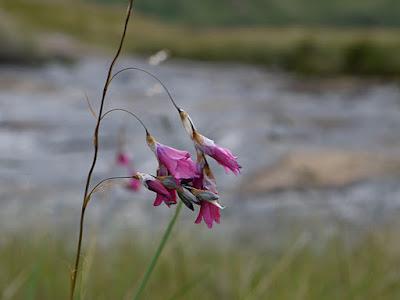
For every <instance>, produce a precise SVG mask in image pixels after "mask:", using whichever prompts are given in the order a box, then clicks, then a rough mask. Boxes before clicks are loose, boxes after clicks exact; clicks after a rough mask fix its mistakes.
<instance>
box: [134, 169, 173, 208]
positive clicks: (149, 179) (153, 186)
mask: <svg viewBox="0 0 400 300" xmlns="http://www.w3.org/2000/svg"><path fill="white" fill-rule="evenodd" d="M133 178H134V179H139V180H140V181H141V182H142V184H143V185H144V186H145V187H146V188H147V189H148V190H150V191H153V192H155V193H156V194H157V197H156V199H155V200H154V203H153V205H154V206H159V205H160V204H161V203H163V202H164V203H165V204H166V205H167V206H170V205H171V204H176V194H175V191H172V192H171V191H170V190H168V189H167V188H166V187H164V185H163V184H162V183H161V181H159V180H158V179H157V178H154V177H153V176H151V175H149V174H146V173H139V172H137V173H136V175H134V176H133Z"/></svg>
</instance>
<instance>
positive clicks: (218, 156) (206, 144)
mask: <svg viewBox="0 0 400 300" xmlns="http://www.w3.org/2000/svg"><path fill="white" fill-rule="evenodd" d="M179 115H180V117H181V121H182V124H183V127H184V128H185V130H186V132H187V133H188V134H189V136H190V138H191V139H192V140H193V142H194V143H195V147H196V149H197V150H200V151H201V152H203V153H205V154H207V155H208V156H211V157H212V158H214V159H215V160H216V161H217V162H218V163H219V164H220V165H222V166H223V167H224V168H225V171H227V172H228V171H229V170H230V171H232V172H233V173H234V174H235V175H238V174H239V173H240V169H241V168H242V167H241V166H240V165H239V163H238V162H237V157H236V156H234V155H233V154H232V152H231V151H230V150H229V149H226V148H223V147H220V146H218V145H216V144H215V143H214V141H213V140H210V139H208V138H206V137H205V136H203V135H201V134H200V133H199V132H198V131H197V130H196V127H195V126H194V124H193V121H192V119H191V118H190V116H189V114H188V113H187V112H185V111H184V110H182V109H179Z"/></svg>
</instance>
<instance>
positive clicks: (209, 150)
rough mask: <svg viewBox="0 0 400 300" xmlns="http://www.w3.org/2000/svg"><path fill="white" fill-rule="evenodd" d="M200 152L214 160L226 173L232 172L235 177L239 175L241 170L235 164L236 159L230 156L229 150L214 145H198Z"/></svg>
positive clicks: (236, 163)
mask: <svg viewBox="0 0 400 300" xmlns="http://www.w3.org/2000/svg"><path fill="white" fill-rule="evenodd" d="M199 147H200V148H201V150H203V151H204V153H205V154H207V155H209V156H211V157H212V158H214V159H215V160H216V161H217V162H218V163H219V164H220V165H222V166H223V167H224V168H225V170H226V171H229V170H230V171H232V173H234V174H235V175H238V174H239V173H240V169H241V168H242V167H241V166H240V165H239V163H238V162H237V157H236V156H234V155H233V154H232V152H231V151H230V150H229V149H226V148H222V147H220V146H217V145H215V144H214V143H212V144H209V145H200V146H199Z"/></svg>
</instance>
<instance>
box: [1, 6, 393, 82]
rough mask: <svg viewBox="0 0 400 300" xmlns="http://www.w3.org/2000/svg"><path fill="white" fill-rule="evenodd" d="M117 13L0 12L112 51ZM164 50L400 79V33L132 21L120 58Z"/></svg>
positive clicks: (113, 9)
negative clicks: (201, 26)
mask: <svg viewBox="0 0 400 300" xmlns="http://www.w3.org/2000/svg"><path fill="white" fill-rule="evenodd" d="M124 9H125V8H124V7H123V6H104V5H96V4H93V3H86V4H85V3H82V2H80V1H78V0H75V1H62V0H59V1H51V2H50V1H43V0H42V1H40V0H3V1H2V2H1V3H0V12H2V13H3V14H5V15H6V16H7V17H8V18H9V19H12V20H13V22H15V23H17V24H18V28H23V30H22V31H23V32H24V33H25V34H26V33H27V32H29V33H30V34H31V35H32V36H41V35H43V34H44V33H51V32H53V33H54V32H61V33H64V34H66V35H68V36H71V37H73V38H75V39H76V40H79V41H81V42H84V43H86V44H89V45H101V46H104V47H106V48H109V49H113V48H115V44H116V41H117V40H118V37H119V34H120V31H121V23H122V18H123V13H124ZM160 49H169V50H170V52H171V54H172V56H173V57H180V58H189V59H197V60H207V61H236V62H243V63H252V64H258V65H262V66H267V67H276V68H279V69H284V70H289V71H294V72H298V73H305V74H325V75H332V74H333V75H335V74H363V75H379V76H398V75H399V74H400V56H399V55H398V53H400V30H398V29H345V30H343V29H332V28H320V29H318V28H306V27H303V28H301V27H287V28H284V27H282V28H261V27H259V28H200V27H189V26H182V25H173V24H166V23H162V22H160V21H157V20H155V19H149V18H145V17H143V16H141V15H137V14H135V17H134V18H133V20H132V23H131V24H130V28H129V34H128V39H127V44H126V47H125V53H139V54H145V55H148V54H151V53H154V52H156V51H158V50H160Z"/></svg>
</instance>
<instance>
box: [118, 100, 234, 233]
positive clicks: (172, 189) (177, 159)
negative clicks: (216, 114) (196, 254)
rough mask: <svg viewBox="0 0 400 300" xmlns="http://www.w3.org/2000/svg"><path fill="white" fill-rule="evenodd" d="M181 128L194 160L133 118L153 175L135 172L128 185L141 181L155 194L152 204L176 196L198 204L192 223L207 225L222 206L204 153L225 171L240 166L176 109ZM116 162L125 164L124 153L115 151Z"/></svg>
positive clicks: (216, 217) (190, 204)
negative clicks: (155, 165)
mask: <svg viewBox="0 0 400 300" xmlns="http://www.w3.org/2000/svg"><path fill="white" fill-rule="evenodd" d="M178 111H179V115H180V119H181V121H182V124H183V127H184V128H185V130H186V132H187V133H188V135H189V137H190V138H191V140H192V141H193V143H194V147H195V150H196V156H197V159H196V162H194V161H193V160H192V158H191V155H190V153H189V152H187V151H182V150H178V149H175V148H172V147H169V146H166V145H164V144H161V143H160V142H158V141H157V140H156V139H155V138H154V136H152V135H151V134H150V133H149V131H148V130H147V128H146V127H145V126H144V124H143V122H142V121H141V120H140V119H138V118H137V116H136V115H135V118H137V119H138V120H139V121H140V123H141V124H142V125H143V127H144V129H145V131H146V142H147V145H148V146H149V148H150V150H151V151H152V152H153V153H154V155H155V157H156V159H157V161H158V169H157V172H156V175H154V176H153V175H150V174H147V173H141V172H135V174H134V175H133V176H132V179H131V184H134V185H135V188H133V189H134V190H136V185H137V184H138V182H141V183H142V184H143V186H145V187H146V188H147V189H148V190H150V191H153V192H155V193H156V198H155V200H154V203H153V205H154V206H159V205H161V204H162V203H165V205H167V206H168V207H169V206H171V205H173V204H176V203H177V198H178V197H179V199H180V200H181V201H182V202H183V203H184V204H185V205H186V207H188V208H189V209H191V210H193V211H194V207H195V205H198V206H200V209H199V214H198V216H197V218H196V220H195V223H201V221H202V220H204V222H205V223H206V224H207V226H208V227H209V228H211V227H212V226H213V223H214V222H216V223H219V222H220V210H221V209H223V208H224V206H223V205H222V204H221V203H220V202H219V195H218V190H217V185H216V180H215V177H214V174H213V173H212V171H211V168H210V166H209V164H208V161H207V156H209V157H211V158H213V159H215V160H216V161H217V162H218V163H219V164H220V165H221V166H222V167H224V169H225V170H226V172H229V171H231V172H232V173H233V174H235V175H238V174H239V173H240V169H241V166H240V165H239V163H238V162H237V157H236V156H234V155H233V154H232V152H231V151H230V150H229V149H226V148H223V147H220V146H218V145H216V144H215V142H214V141H213V140H210V139H209V138H207V137H205V136H203V135H202V134H200V133H199V132H198V131H197V129H196V127H195V126H194V124H193V121H192V119H191V118H190V116H189V115H188V113H187V112H185V111H184V110H182V109H180V108H178ZM117 161H118V163H119V164H120V165H129V164H130V160H129V158H128V157H127V156H125V155H123V154H119V155H118V157H117Z"/></svg>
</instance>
